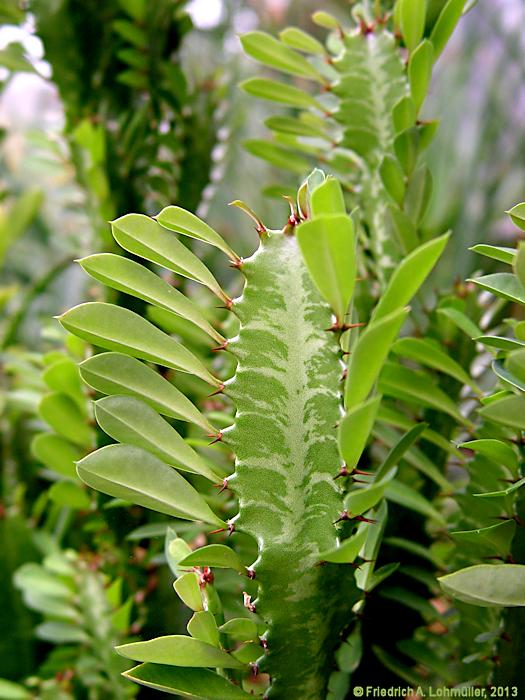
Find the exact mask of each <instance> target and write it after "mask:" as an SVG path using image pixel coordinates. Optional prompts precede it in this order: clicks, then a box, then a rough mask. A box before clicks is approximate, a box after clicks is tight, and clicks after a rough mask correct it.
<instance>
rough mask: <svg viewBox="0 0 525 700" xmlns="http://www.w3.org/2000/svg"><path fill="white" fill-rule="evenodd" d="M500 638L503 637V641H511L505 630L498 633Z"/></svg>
mask: <svg viewBox="0 0 525 700" xmlns="http://www.w3.org/2000/svg"><path fill="white" fill-rule="evenodd" d="M500 637H501V639H503V641H504V642H509V643H511V642H512V639H511V638H510V637H509V635H508V634H507V633H506V632H502V633H501V634H500Z"/></svg>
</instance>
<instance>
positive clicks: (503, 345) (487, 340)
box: [474, 335, 525, 351]
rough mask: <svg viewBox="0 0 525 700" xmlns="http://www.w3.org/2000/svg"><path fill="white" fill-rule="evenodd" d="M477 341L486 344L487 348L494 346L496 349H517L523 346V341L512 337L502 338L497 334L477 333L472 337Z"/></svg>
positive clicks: (524, 344) (524, 345)
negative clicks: (477, 334)
mask: <svg viewBox="0 0 525 700" xmlns="http://www.w3.org/2000/svg"><path fill="white" fill-rule="evenodd" d="M474 340H475V341H476V342H477V343H481V344H482V345H486V346H487V347H489V348H496V349H497V350H509V351H512V350H518V349H519V348H523V347H525V343H522V342H521V341H519V340H515V339H514V338H504V337H501V336H498V335H479V336H478V337H474Z"/></svg>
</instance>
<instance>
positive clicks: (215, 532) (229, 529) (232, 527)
mask: <svg viewBox="0 0 525 700" xmlns="http://www.w3.org/2000/svg"><path fill="white" fill-rule="evenodd" d="M220 532H227V533H228V537H230V536H231V535H233V533H234V532H235V525H234V524H233V523H231V522H229V523H228V527H219V528H217V530H211V531H210V532H208V535H218V534H219V533H220Z"/></svg>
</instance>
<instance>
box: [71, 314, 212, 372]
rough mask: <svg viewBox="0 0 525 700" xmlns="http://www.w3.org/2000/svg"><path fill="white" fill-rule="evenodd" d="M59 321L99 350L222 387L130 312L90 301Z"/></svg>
mask: <svg viewBox="0 0 525 700" xmlns="http://www.w3.org/2000/svg"><path fill="white" fill-rule="evenodd" d="M59 321H60V323H61V324H62V325H63V326H64V328H65V329H66V330H68V331H70V332H71V333H73V334H74V335H78V336H79V337H80V338H83V339H84V340H87V341H89V342H90V343H93V345H97V346H98V347H102V348H105V349H107V350H116V351H120V352H124V353H125V354H128V355H132V356H133V357H138V358H140V359H142V360H148V361H149V362H155V363H156V364H159V365H162V366H163V367H171V368H172V369H178V370H180V371H182V372H189V373H190V374H195V376H197V377H200V379H203V380H204V381H205V382H208V383H209V384H213V385H215V386H220V384H221V382H220V381H219V380H218V379H216V378H215V377H214V376H213V375H212V374H210V372H209V371H208V370H207V369H206V367H204V365H203V364H202V362H201V361H200V360H198V359H197V358H196V357H195V356H194V355H193V354H192V353H191V352H190V351H189V350H187V349H186V348H185V347H183V346H182V345H181V344H180V343H177V341H176V340H174V339H173V338H171V337H170V336H169V335H166V333H163V332H162V331H161V330H159V329H158V328H157V327H156V326H154V325H153V324H152V323H150V322H149V321H146V320H145V319H144V318H142V316H139V315H138V314H136V313H134V312H133V311H130V310H129V309H125V308H122V307H120V306H115V305H114V304H106V303H104V302H97V301H94V302H88V303H87V304H80V305H79V306H75V307H74V308H72V309H70V310H69V311H66V313H65V314H63V315H62V316H60V317H59Z"/></svg>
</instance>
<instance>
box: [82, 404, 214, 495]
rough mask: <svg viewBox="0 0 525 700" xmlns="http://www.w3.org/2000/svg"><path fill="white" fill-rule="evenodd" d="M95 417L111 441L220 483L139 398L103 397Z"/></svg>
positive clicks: (163, 421)
mask: <svg viewBox="0 0 525 700" xmlns="http://www.w3.org/2000/svg"><path fill="white" fill-rule="evenodd" d="M95 416H96V419H97V422H98V424H99V425H100V427H101V428H102V430H103V431H104V432H105V433H107V434H108V435H110V436H111V437H112V438H113V439H114V440H117V441H118V442H122V443H127V444H128V445H134V446H135V447H141V448H143V449H145V450H147V451H148V452H151V453H152V454H154V455H155V456H156V457H158V458H159V459H160V460H162V461H163V462H166V464H171V465H173V466H175V467H179V468H183V469H185V470H187V471H190V472H193V473H194V474H201V475H202V476H205V477H206V478H207V479H209V480H210V481H213V482H214V483H217V482H218V481H220V477H219V476H217V474H215V473H214V472H213V471H212V470H211V469H210V468H209V467H208V465H207V464H206V462H205V461H204V460H203V459H202V457H200V455H198V454H197V452H195V450H193V449H192V448H191V447H190V446H189V445H188V444H187V443H186V442H185V440H184V439H183V438H182V437H181V436H180V435H179V433H178V432H177V431H176V430H175V429H174V428H172V427H171V425H170V424H169V423H167V422H166V421H165V420H164V419H163V418H161V417H160V416H159V414H158V413H157V412H156V411H155V410H154V409H153V408H151V407H150V406H148V405H147V404H146V403H144V402H143V401H141V400H140V399H136V398H133V397H131V396H107V397H106V398H104V399H100V400H99V401H97V402H96V403H95Z"/></svg>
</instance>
